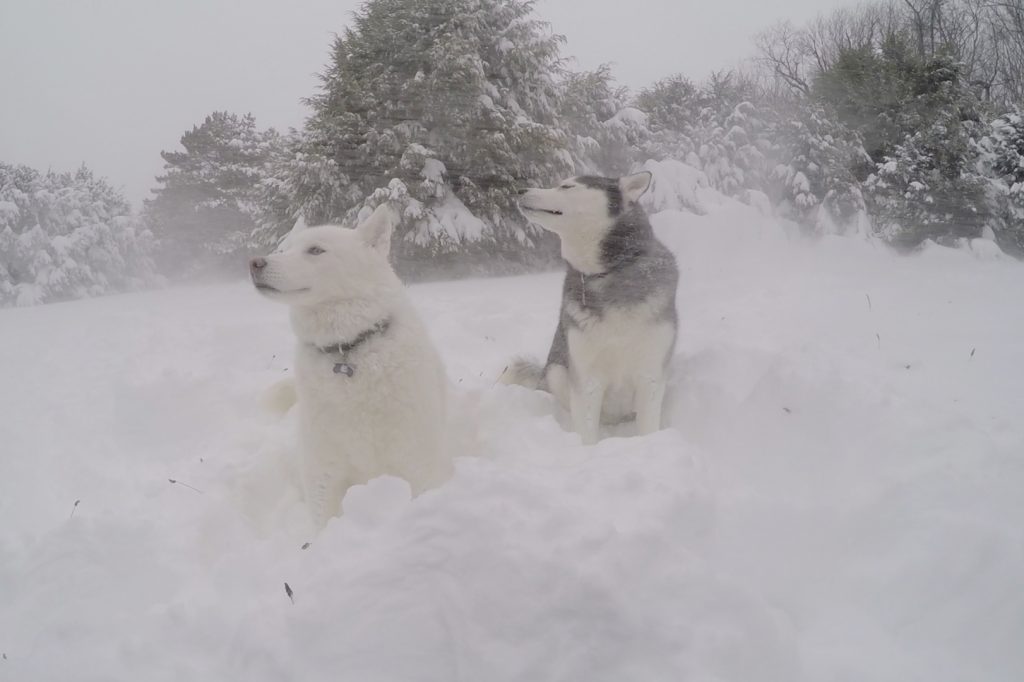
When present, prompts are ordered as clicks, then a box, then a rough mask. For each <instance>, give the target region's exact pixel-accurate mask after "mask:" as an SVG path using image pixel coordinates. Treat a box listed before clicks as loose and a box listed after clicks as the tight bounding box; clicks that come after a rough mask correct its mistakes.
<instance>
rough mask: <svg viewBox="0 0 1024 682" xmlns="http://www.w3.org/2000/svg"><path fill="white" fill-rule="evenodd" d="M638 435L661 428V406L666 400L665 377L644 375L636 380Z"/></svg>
mask: <svg viewBox="0 0 1024 682" xmlns="http://www.w3.org/2000/svg"><path fill="white" fill-rule="evenodd" d="M633 396H634V397H633V410H634V411H635V412H636V432H637V435H640V436H646V435H647V434H649V433H654V432H655V431H658V430H659V429H661V407H662V403H664V401H665V379H664V378H662V377H656V376H642V377H640V378H639V379H638V381H637V382H636V387H635V391H634V394H633Z"/></svg>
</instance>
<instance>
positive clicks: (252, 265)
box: [249, 258, 267, 272]
mask: <svg viewBox="0 0 1024 682" xmlns="http://www.w3.org/2000/svg"><path fill="white" fill-rule="evenodd" d="M265 267H267V259H266V258H253V259H252V260H251V261H249V270H251V271H252V272H259V271H260V270H262V269H263V268H265Z"/></svg>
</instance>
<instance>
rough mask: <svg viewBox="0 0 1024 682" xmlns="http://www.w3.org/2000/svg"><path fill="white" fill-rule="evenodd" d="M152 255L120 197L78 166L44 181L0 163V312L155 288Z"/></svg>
mask: <svg viewBox="0 0 1024 682" xmlns="http://www.w3.org/2000/svg"><path fill="white" fill-rule="evenodd" d="M152 248H153V238H152V234H151V233H150V232H149V231H148V230H146V229H144V228H143V227H142V225H141V223H140V221H139V220H138V219H137V218H136V217H135V216H134V215H132V212H131V207H130V206H129V205H128V202H127V201H126V200H125V199H124V197H123V196H122V195H121V194H120V193H119V192H118V191H116V190H115V189H113V188H112V187H111V186H110V185H109V184H107V182H106V181H105V180H103V179H101V178H96V177H94V176H93V174H92V172H91V171H89V170H88V169H87V168H85V167H84V166H83V167H82V168H80V169H78V170H77V171H76V172H74V173H52V172H50V173H46V174H42V173H39V172H37V171H35V170H33V169H31V168H28V167H26V166H11V165H7V164H2V163H0V306H10V305H20V306H23V305H35V304H39V303H50V302H54V301H62V300H67V299H73V298H83V297H87V296H99V295H102V294H109V293H114V292H120V291H130V290H134V289H139V288H142V287H144V286H147V285H151V284H154V283H156V282H157V281H159V278H158V277H157V275H156V271H155V267H154V264H153V260H152V257H151V253H152Z"/></svg>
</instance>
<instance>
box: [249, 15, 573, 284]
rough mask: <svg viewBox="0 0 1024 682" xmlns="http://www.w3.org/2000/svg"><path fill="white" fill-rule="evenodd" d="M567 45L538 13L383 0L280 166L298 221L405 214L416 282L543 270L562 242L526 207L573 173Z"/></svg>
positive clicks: (396, 249) (400, 244) (399, 248)
mask: <svg viewBox="0 0 1024 682" xmlns="http://www.w3.org/2000/svg"><path fill="white" fill-rule="evenodd" d="M561 41H562V39H561V37H560V36H556V35H552V34H551V33H550V31H549V29H548V27H547V25H546V24H545V23H543V22H541V21H539V20H538V19H536V18H535V17H534V15H533V3H532V2H529V1H525V0H434V1H432V2H422V0H370V1H369V2H367V3H366V4H365V5H364V6H363V8H362V10H360V11H359V12H358V13H357V14H356V15H355V17H354V19H353V22H352V26H351V27H350V28H348V29H346V31H345V32H344V34H343V35H342V36H340V37H338V38H337V40H336V41H335V44H334V46H333V51H332V55H331V60H330V63H329V64H328V66H327V68H326V69H325V71H324V72H323V74H322V82H323V85H322V91H321V92H320V93H319V94H318V95H316V96H315V97H313V98H311V99H310V100H309V103H310V105H311V106H312V108H313V115H312V116H311V117H310V119H309V120H308V122H307V125H306V130H305V131H304V132H303V133H302V134H301V135H300V136H299V137H298V139H297V140H296V141H295V154H294V156H293V157H292V158H291V160H289V161H286V162H284V163H282V164H279V165H278V170H279V171H283V176H282V177H279V178H277V179H278V181H279V184H278V187H279V188H280V189H283V190H284V191H285V193H286V194H287V195H288V196H289V203H290V210H289V211H287V213H290V214H291V215H299V214H302V215H304V216H305V218H306V220H307V222H309V223H310V224H313V223H317V222H324V221H339V222H345V223H349V224H351V223H353V222H355V221H356V220H357V219H358V217H359V215H360V214H361V213H365V212H367V211H369V210H371V209H372V208H373V207H374V206H375V205H376V204H378V203H380V202H381V201H385V200H391V201H395V202H397V203H398V204H400V205H401V207H402V214H403V216H404V219H403V222H402V224H401V226H400V227H399V229H398V231H397V234H396V238H395V240H394V242H393V254H394V256H395V260H396V265H397V266H398V267H399V269H400V271H404V272H406V273H410V272H411V271H413V270H415V269H425V270H429V271H434V272H437V271H439V270H442V269H448V270H449V272H451V271H452V269H458V268H460V267H461V266H462V265H464V264H465V263H467V262H472V261H477V262H481V261H486V260H492V259H495V258H504V259H508V260H521V259H523V258H524V257H525V258H530V257H536V255H537V252H538V249H537V247H538V245H539V244H540V243H541V242H548V241H549V240H548V239H547V238H542V232H541V231H540V230H539V228H536V227H533V226H531V225H529V224H527V222H526V221H525V220H524V219H523V217H522V216H521V215H520V213H519V211H518V209H517V208H516V205H515V196H516V189H517V188H518V187H521V186H523V185H525V184H532V183H546V182H551V181H554V180H555V179H557V178H559V177H562V176H565V175H568V174H570V173H571V172H572V159H571V157H570V155H569V153H568V150H567V141H566V139H565V136H564V134H563V133H562V132H561V130H560V129H559V127H558V126H557V110H556V107H557V94H558V93H557V88H556V83H555V78H554V77H555V75H556V73H557V71H558V69H559V64H560V62H559V48H560V43H561ZM287 223H288V221H287V220H285V221H282V224H281V225H279V228H278V229H279V231H280V230H281V229H282V228H284V227H286V226H288V224H287ZM264 234H265V235H266V232H264ZM545 251H546V250H545ZM531 253H532V254H533V255H532V256H531V255H530V254H531ZM425 259H426V260H425Z"/></svg>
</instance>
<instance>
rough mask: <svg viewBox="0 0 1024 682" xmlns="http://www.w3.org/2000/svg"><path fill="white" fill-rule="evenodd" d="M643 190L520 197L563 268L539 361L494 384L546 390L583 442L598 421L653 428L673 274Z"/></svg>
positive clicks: (579, 181)
mask: <svg viewBox="0 0 1024 682" xmlns="http://www.w3.org/2000/svg"><path fill="white" fill-rule="evenodd" d="M650 183H651V174H650V173H647V172H642V173H636V174H634V175H627V176H625V177H622V178H603V177H593V176H581V177H575V178H570V179H568V180H565V181H564V182H562V183H561V184H560V185H559V186H557V187H553V188H550V189H527V190H522V191H521V192H520V194H521V195H522V196H521V198H520V200H519V204H520V207H521V208H522V210H523V212H524V213H525V214H526V216H527V217H528V218H529V219H530V220H533V221H534V222H536V223H538V224H539V225H541V227H543V228H544V229H546V230H549V231H551V232H554V233H555V234H557V235H558V236H559V238H560V240H561V244H562V258H564V259H565V262H566V264H567V265H568V268H567V271H566V275H565V284H564V285H563V288H562V310H561V314H560V316H559V319H558V328H557V329H556V330H555V338H554V341H553V342H552V343H551V350H550V352H549V353H548V359H547V362H546V363H545V364H544V365H543V366H541V365H539V364H537V363H532V362H529V361H526V360H522V359H519V360H516V361H515V362H514V363H513V364H512V365H511V366H510V367H509V368H508V369H507V370H506V371H505V373H504V374H503V376H502V381H503V382H504V383H509V384H519V385H521V386H526V387H529V388H539V389H542V390H547V391H550V392H551V393H552V394H553V395H554V396H555V398H556V399H557V400H558V402H559V403H560V404H561V405H562V407H563V408H565V409H567V410H568V411H569V413H570V415H571V417H572V426H573V429H574V430H575V431H576V432H577V433H579V434H580V436H581V437H582V438H583V442H584V443H586V444H593V443H596V442H597V440H598V438H599V429H600V424H601V422H602V421H605V422H618V421H623V420H626V419H629V418H630V417H633V416H635V419H636V427H637V432H638V433H639V434H648V433H652V432H654V431H657V430H658V429H660V428H661V411H662V402H663V400H664V396H665V384H666V380H667V368H668V363H669V359H670V358H671V356H672V351H673V349H674V347H675V341H676V332H677V328H678V318H677V314H676V303H675V300H676V285H677V283H678V281H679V270H678V269H677V267H676V261H675V257H674V256H673V255H672V253H671V252H670V251H669V250H668V249H667V248H666V247H665V245H664V244H662V243H661V242H660V241H658V239H657V238H656V237H655V235H654V230H653V229H652V228H651V223H650V221H648V219H647V215H646V214H645V213H644V210H643V208H641V207H640V205H639V203H638V200H639V199H640V197H641V196H642V195H643V194H644V192H646V191H647V188H648V187H649V186H650Z"/></svg>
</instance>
